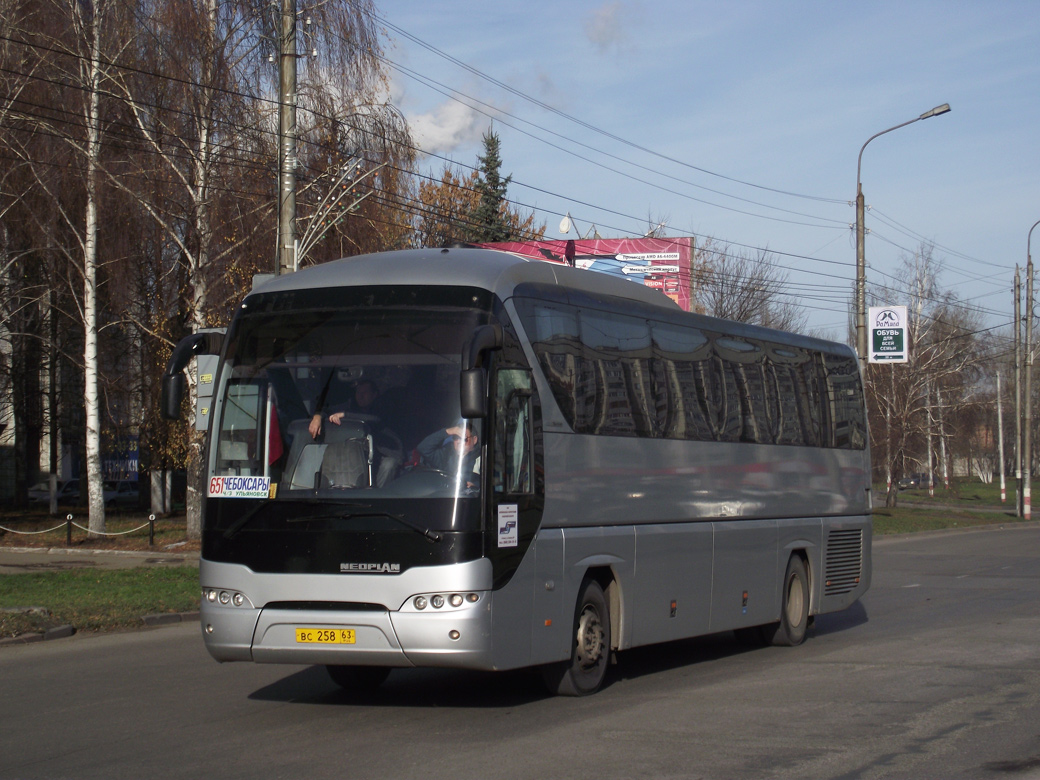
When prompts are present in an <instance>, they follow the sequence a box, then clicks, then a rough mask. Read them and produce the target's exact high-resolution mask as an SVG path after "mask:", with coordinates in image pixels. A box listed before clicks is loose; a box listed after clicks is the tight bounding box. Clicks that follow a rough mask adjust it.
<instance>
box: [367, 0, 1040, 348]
mask: <svg viewBox="0 0 1040 780" xmlns="http://www.w3.org/2000/svg"><path fill="white" fill-rule="evenodd" d="M379 13H380V15H381V17H382V18H383V19H384V20H385V21H386V23H387V31H388V34H389V37H390V41H389V43H388V46H387V49H386V56H387V59H388V61H390V62H391V63H393V64H394V65H395V66H396V67H392V68H390V76H391V79H392V94H393V101H394V102H395V103H396V104H397V105H398V106H399V107H400V108H401V110H402V111H403V112H404V114H405V116H406V117H407V118H408V120H409V122H410V124H411V126H412V128H413V132H414V134H415V136H416V139H417V140H418V141H419V145H420V146H421V147H422V148H423V149H424V150H426V151H428V152H430V156H428V157H426V158H425V160H424V161H423V163H422V165H423V167H424V169H428V170H431V171H433V172H435V173H436V174H438V175H439V173H440V171H441V170H442V169H443V167H444V165H445V162H446V161H454V162H458V163H460V164H464V165H474V164H475V161H476V156H477V154H479V153H480V151H481V143H480V136H481V134H482V133H483V132H484V131H485V130H486V129H487V127H488V126H489V125H490V123H491V121H492V120H491V117H494V128H495V131H496V132H497V133H498V134H499V136H500V138H501V142H502V148H501V152H502V157H503V168H502V170H503V173H505V174H512V176H513V183H512V184H511V186H510V190H509V195H510V198H511V199H512V200H514V201H516V202H517V203H518V204H520V205H521V206H522V207H524V208H527V209H533V210H535V212H536V218H537V220H538V221H539V222H544V223H546V224H547V226H548V230H547V231H546V236H547V237H550V238H556V237H561V236H562V234H561V233H560V231H559V229H558V227H559V224H560V218H561V217H562V215H563V214H565V213H567V212H570V214H571V215H572V216H573V218H574V221H575V224H576V227H577V229H578V230H580V231H582V232H583V233H584V232H586V231H587V230H589V229H590V228H591V226H592V225H593V224H595V225H596V227H597V228H598V230H599V233H600V234H601V235H602V236H603V237H618V236H630V235H642V234H643V233H645V232H646V230H647V229H648V227H649V226H650V224H649V223H650V222H654V223H656V222H660V221H664V222H665V223H666V225H667V227H666V234H667V235H672V236H684V235H693V236H697V237H698V238H699V239H703V238H705V237H713V238H715V239H716V240H718V241H721V242H724V243H728V244H732V245H743V246H745V247H747V248H748V249H749V251H752V252H754V251H755V250H757V249H760V248H762V249H769V250H771V251H773V252H776V253H777V255H776V260H777V262H778V263H779V264H780V265H782V266H783V267H784V268H785V269H787V270H788V271H789V273H790V282H791V283H790V286H789V293H790V294H791V296H793V298H792V299H793V300H796V301H797V302H798V303H799V305H803V306H805V307H806V309H807V311H808V312H809V327H811V328H814V329H816V330H818V331H822V332H824V333H825V334H826V335H830V336H832V337H835V338H839V339H844V337H845V323H846V316H847V315H846V311H847V308H848V305H849V299H850V297H851V294H852V285H853V280H854V277H855V241H854V234H853V231H852V229H851V226H852V224H853V223H854V221H855V214H854V209H853V206H852V201H853V200H854V198H855V189H856V159H857V156H858V154H859V151H860V148H861V147H862V145H863V144H864V143H865V142H866V141H867V139H868V138H870V137H871V136H872V135H874V134H875V133H877V132H880V131H882V130H885V129H887V128H889V127H892V126H893V125H897V124H899V123H901V122H905V121H907V120H909V119H913V118H914V117H917V116H919V115H920V114H921V113H923V112H925V111H927V110H928V109H931V108H932V107H934V106H937V105H939V104H942V103H949V104H950V105H951V106H952V111H951V112H950V113H949V114H946V115H944V116H940V117H935V118H932V119H928V120H925V121H921V122H915V123H914V124H912V125H909V126H907V127H905V128H902V129H899V130H895V131H893V132H892V133H889V134H886V135H883V136H881V137H880V138H877V139H876V140H874V141H871V142H870V144H869V145H868V146H867V149H866V151H865V153H864V156H863V175H862V182H863V191H864V194H865V196H866V202H867V205H868V208H870V209H871V211H870V212H869V213H868V215H867V218H866V220H865V224H866V225H867V228H868V229H869V230H870V234H869V235H868V238H867V245H866V256H867V264H868V269H867V279H868V282H872V281H879V280H885V279H886V276H885V274H892V273H893V272H894V271H895V269H896V268H897V266H898V264H899V261H900V258H901V257H902V256H905V255H907V254H909V253H910V252H912V251H914V250H915V249H917V248H918V247H919V246H920V244H921V242H922V241H929V242H933V243H934V244H935V245H936V249H935V256H936V257H937V258H939V259H941V260H942V261H943V268H944V271H943V274H942V277H941V283H942V284H943V286H944V287H946V288H948V289H949V290H951V291H952V292H954V293H956V294H957V295H958V296H959V297H960V298H961V299H963V300H966V301H970V302H972V303H974V304H975V305H977V306H980V307H982V308H983V310H984V316H985V324H986V325H987V326H996V325H999V324H1000V323H1001V322H1002V321H1004V320H1007V321H1010V319H1011V307H1012V301H1011V284H1012V278H1013V274H1014V267H1015V264H1016V263H1018V264H1020V265H1022V266H1023V267H1024V265H1025V262H1026V239H1027V234H1028V232H1029V229H1030V227H1031V226H1032V225H1033V223H1034V222H1036V221H1037V220H1038V219H1040V197H1037V196H1038V189H1040V188H1038V182H1037V173H1038V172H1040V144H1038V133H1037V129H1036V128H1037V126H1038V121H1040V105H1038V101H1040V3H1036V2H986V3H971V2H914V0H904V2H878V3H856V4H853V3H842V2H800V1H797V0H792V1H791V2H783V3H781V2H772V3H767V2H726V3H707V2H698V1H696V0H694V1H693V2H689V1H688V0H684V1H683V2H674V1H673V0H664V1H663V2H657V3H653V4H651V3H648V2H643V1H642V0H631V1H629V0H618V1H617V2H605V3H599V2H584V1H581V2H570V3H560V2H558V0H556V1H552V2H550V1H548V0H528V2H525V3H523V4H520V3H509V4H506V3H489V2H486V0H485V2H480V3H477V2H472V1H471V0H454V2H452V3H448V4H433V3H429V2H421V3H420V2H414V0H399V1H398V2H388V3H384V4H382V5H381V6H380V7H379ZM424 44H425V45H424ZM431 48H432V49H433V50H431ZM463 65H464V66H468V68H466V67H463ZM478 101H479V103H478ZM573 236H574V233H573V231H572V233H571V237H573ZM1034 238H1035V239H1036V244H1037V246H1038V247H1040V230H1037V231H1034ZM903 302H904V301H900V300H890V301H886V303H890V304H899V303H903Z"/></svg>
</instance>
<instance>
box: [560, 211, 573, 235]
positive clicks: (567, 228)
mask: <svg viewBox="0 0 1040 780" xmlns="http://www.w3.org/2000/svg"><path fill="white" fill-rule="evenodd" d="M560 232H561V233H563V234H564V235H566V234H567V233H570V232H571V213H570V212H569V211H568V212H567V216H565V217H564V218H563V219H561V220H560Z"/></svg>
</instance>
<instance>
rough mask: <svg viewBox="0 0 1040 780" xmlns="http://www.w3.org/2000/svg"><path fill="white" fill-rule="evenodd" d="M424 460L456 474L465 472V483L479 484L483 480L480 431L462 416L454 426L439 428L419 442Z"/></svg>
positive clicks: (432, 466) (473, 486)
mask: <svg viewBox="0 0 1040 780" xmlns="http://www.w3.org/2000/svg"><path fill="white" fill-rule="evenodd" d="M416 449H418V450H419V454H420V455H421V456H422V459H423V462H424V463H425V464H426V465H427V466H429V467H430V468H434V469H437V470H438V471H443V472H444V473H445V474H451V475H454V474H455V473H456V472H458V473H461V474H464V475H466V487H468V488H476V487H477V486H478V485H479V484H480V477H479V474H478V472H479V470H480V468H479V465H478V462H477V461H478V459H479V457H480V448H479V447H478V446H477V432H476V431H475V430H474V429H473V427H472V425H470V426H467V425H466V421H465V420H459V421H458V423H456V424H455V425H453V426H452V427H451V428H445V429H438V430H436V431H434V432H433V433H431V434H430V435H429V436H427V437H426V438H425V439H423V440H422V441H421V442H419V446H418V447H417V448H416Z"/></svg>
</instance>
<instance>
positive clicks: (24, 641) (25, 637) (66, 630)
mask: <svg viewBox="0 0 1040 780" xmlns="http://www.w3.org/2000/svg"><path fill="white" fill-rule="evenodd" d="M75 633H76V629H75V627H73V626H68V625H66V626H55V627H54V628H48V629H47V630H46V631H43V632H42V633H35V634H21V635H20V636H12V637H7V638H6V639H0V647H6V646H7V645H31V644H34V643H35V642H46V641H47V640H49V639H64V638H65V637H69V636H72V635H73V634H75Z"/></svg>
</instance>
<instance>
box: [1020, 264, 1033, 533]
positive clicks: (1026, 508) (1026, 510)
mask: <svg viewBox="0 0 1040 780" xmlns="http://www.w3.org/2000/svg"><path fill="white" fill-rule="evenodd" d="M1032 429H1033V258H1031V257H1030V258H1029V262H1028V263H1027V264H1026V424H1025V433H1024V434H1023V436H1022V438H1023V445H1022V446H1023V449H1024V450H1025V458H1024V461H1025V462H1024V463H1023V465H1022V469H1023V474H1022V518H1023V519H1025V520H1030V519H1032V516H1033V510H1032V507H1031V506H1030V493H1031V492H1032V481H1033V437H1032Z"/></svg>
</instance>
